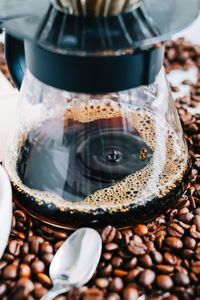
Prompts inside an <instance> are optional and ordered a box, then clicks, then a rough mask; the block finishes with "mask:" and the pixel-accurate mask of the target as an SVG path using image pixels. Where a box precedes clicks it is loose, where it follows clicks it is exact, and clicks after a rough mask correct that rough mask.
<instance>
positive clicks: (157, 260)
mask: <svg viewBox="0 0 200 300" xmlns="http://www.w3.org/2000/svg"><path fill="white" fill-rule="evenodd" d="M151 256H152V258H153V260H154V262H155V263H157V264H161V263H162V262H163V256H162V254H161V253H160V252H159V251H153V252H152V254H151Z"/></svg>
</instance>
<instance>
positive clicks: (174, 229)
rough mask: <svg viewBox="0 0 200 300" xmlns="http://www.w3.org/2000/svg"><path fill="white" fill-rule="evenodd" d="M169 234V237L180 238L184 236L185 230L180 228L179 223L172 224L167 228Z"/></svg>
mask: <svg viewBox="0 0 200 300" xmlns="http://www.w3.org/2000/svg"><path fill="white" fill-rule="evenodd" d="M167 232H168V234H169V235H171V236H174V237H177V238H180V237H182V236H183V234H184V229H183V228H182V227H181V226H179V225H178V224H177V223H171V224H170V225H169V226H168V227H167Z"/></svg>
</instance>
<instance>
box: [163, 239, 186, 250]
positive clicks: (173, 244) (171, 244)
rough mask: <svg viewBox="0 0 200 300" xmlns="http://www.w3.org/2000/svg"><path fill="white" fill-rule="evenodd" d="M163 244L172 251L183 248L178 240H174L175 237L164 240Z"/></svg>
mask: <svg viewBox="0 0 200 300" xmlns="http://www.w3.org/2000/svg"><path fill="white" fill-rule="evenodd" d="M165 243H166V245H167V246H169V247H170V248H173V249H181V248H183V242H182V241H181V240H180V239H178V238H175V237H168V238H166V240H165Z"/></svg>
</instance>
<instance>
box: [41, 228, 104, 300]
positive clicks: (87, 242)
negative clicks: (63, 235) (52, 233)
mask: <svg viewBox="0 0 200 300" xmlns="http://www.w3.org/2000/svg"><path fill="white" fill-rule="evenodd" d="M101 251H102V240H101V237H100V235H99V234H98V232H97V231H96V230H94V229H91V228H81V229H78V230H77V231H75V232H74V233H73V234H72V235H71V236H70V237H69V238H68V239H67V240H66V241H65V242H64V243H63V244H62V246H61V247H60V248H59V250H58V251H57V253H56V255H55V256H54V259H53V261H52V263H51V265H50V269H49V274H50V277H51V279H52V282H53V288H52V289H51V290H50V291H49V292H48V293H47V294H46V295H45V296H44V297H42V299H41V300H51V299H53V298H54V297H56V296H57V295H59V294H62V293H64V292H67V291H69V290H70V289H71V288H74V287H80V286H82V285H84V284H85V283H87V282H88V281H89V280H90V279H91V278H92V276H93V274H94V272H95V270H96V267H97V265H98V263H99V260H100V257H101Z"/></svg>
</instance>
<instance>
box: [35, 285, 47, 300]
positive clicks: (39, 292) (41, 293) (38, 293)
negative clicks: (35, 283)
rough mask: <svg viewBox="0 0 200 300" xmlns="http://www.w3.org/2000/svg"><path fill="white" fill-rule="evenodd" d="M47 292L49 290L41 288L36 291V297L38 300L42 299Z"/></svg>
mask: <svg viewBox="0 0 200 300" xmlns="http://www.w3.org/2000/svg"><path fill="white" fill-rule="evenodd" d="M47 292H48V290H47V289H46V288H44V287H43V286H41V287H39V288H35V289H34V296H35V297H36V299H41V298H42V297H43V296H44V295H45V294H46V293H47Z"/></svg>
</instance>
